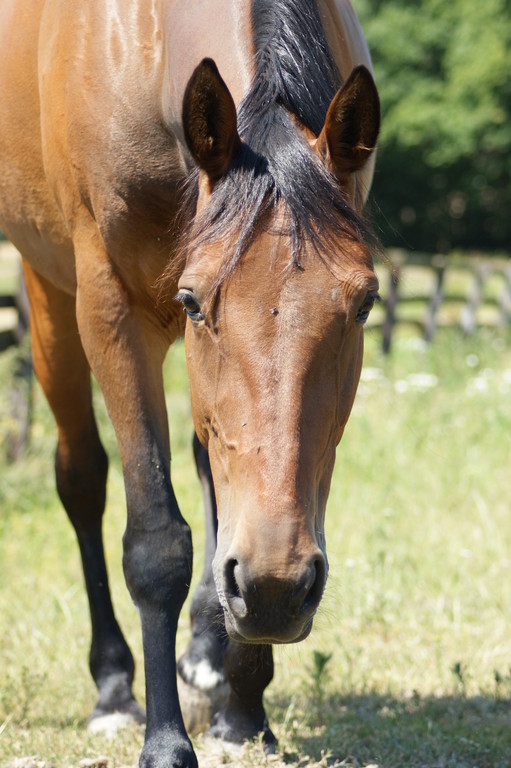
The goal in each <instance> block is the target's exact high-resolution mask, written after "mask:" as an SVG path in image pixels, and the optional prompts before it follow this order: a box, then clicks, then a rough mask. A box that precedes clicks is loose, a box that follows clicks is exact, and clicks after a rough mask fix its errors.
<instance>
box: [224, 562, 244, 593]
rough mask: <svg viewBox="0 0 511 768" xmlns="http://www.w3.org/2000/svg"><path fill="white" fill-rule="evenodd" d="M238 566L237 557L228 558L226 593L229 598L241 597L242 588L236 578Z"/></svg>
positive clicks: (225, 571) (225, 580)
mask: <svg viewBox="0 0 511 768" xmlns="http://www.w3.org/2000/svg"><path fill="white" fill-rule="evenodd" d="M237 567H238V561H237V560H236V559H235V558H231V559H230V560H227V562H226V563H225V565H224V587H225V594H226V596H227V597H228V598H231V597H241V592H240V588H239V586H238V582H237V580H236V573H235V571H236V568H237Z"/></svg>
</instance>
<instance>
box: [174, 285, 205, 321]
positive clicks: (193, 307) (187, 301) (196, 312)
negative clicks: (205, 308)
mask: <svg viewBox="0 0 511 768" xmlns="http://www.w3.org/2000/svg"><path fill="white" fill-rule="evenodd" d="M176 301H180V302H181V304H182V305H183V309H184V311H185V312H186V314H187V315H188V317H189V318H190V320H195V321H196V322H197V321H198V320H204V315H203V314H202V312H201V309H200V304H199V302H198V301H197V299H196V297H195V295H194V293H193V291H190V290H189V289H188V288H183V289H181V290H180V291H179V293H178V294H177V296H176Z"/></svg>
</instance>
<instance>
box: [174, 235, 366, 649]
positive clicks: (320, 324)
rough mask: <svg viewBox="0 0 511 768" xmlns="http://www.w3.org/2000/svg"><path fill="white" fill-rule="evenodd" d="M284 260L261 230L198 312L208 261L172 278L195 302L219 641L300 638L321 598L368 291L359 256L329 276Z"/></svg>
mask: <svg viewBox="0 0 511 768" xmlns="http://www.w3.org/2000/svg"><path fill="white" fill-rule="evenodd" d="M269 255H271V256H270V260H271V264H272V267H271V269H268V261H269V259H268V257H269ZM289 255H290V254H289V242H287V238H283V237H279V236H278V235H272V234H269V233H268V232H266V233H262V234H261V235H260V236H259V237H257V238H255V240H254V242H253V245H252V246H251V247H250V249H249V251H248V252H247V253H246V254H245V256H244V258H243V264H242V266H241V268H240V269H239V272H238V273H236V274H235V275H234V276H233V277H232V278H231V279H230V280H228V281H227V282H226V283H225V284H223V285H222V286H221V288H220V290H219V292H218V294H217V296H216V300H215V301H214V303H212V304H210V305H209V306H208V307H207V309H205V310H204V311H202V310H201V311H199V310H198V306H199V305H200V304H201V299H202V296H204V295H205V293H204V292H206V293H207V290H208V287H209V286H208V283H209V280H210V279H211V277H210V276H208V273H210V268H211V264H212V263H214V261H215V259H214V254H212V253H211V252H210V253H203V254H202V257H201V258H198V259H197V260H196V261H195V263H193V264H191V265H190V266H189V267H188V268H187V269H186V270H185V272H184V274H183V276H182V278H181V281H180V286H181V289H182V290H183V291H189V292H190V294H191V293H192V292H193V295H194V296H195V300H196V302H197V305H198V306H197V308H194V307H190V308H189V310H190V309H191V310H193V311H192V315H191V318H190V320H189V321H188V322H187V329H186V354H187V362H188V368H189V373H190V385H191V396H192V409H193V417H194V423H195V426H196V429H197V432H198V435H199V439H200V440H201V442H202V443H203V444H204V445H207V446H208V450H209V456H210V461H211V467H212V472H213V477H214V481H215V489H216V495H217V503H218V520H219V523H218V545H217V553H216V556H215V560H214V573H215V580H216V585H217V590H218V593H219V596H220V599H221V602H222V605H223V607H224V611H225V617H226V623H227V628H228V631H229V632H230V634H231V635H233V636H235V637H239V638H241V639H243V640H248V641H257V642H272V643H275V642H292V641H295V640H299V639H301V638H303V637H305V636H306V635H307V633H308V632H309V630H310V627H311V623H312V617H313V614H314V612H315V610H316V608H317V606H318V604H319V601H320V599H321V596H322V593H323V589H324V585H325V581H326V575H327V559H326V550H325V537H324V513H325V504H326V500H327V496H328V491H329V487H330V479H331V475H332V469H333V465H334V458H335V448H336V445H337V443H338V442H339V440H340V439H341V436H342V433H343V430H344V426H345V424H346V421H347V419H348V416H349V413H350V410H351V407H352V404H353V399H354V397H355V392H356V388H357V384H358V379H359V375H360V368H361V363H362V349H363V331H362V325H363V321H364V319H365V317H366V315H367V312H368V311H369V309H370V306H371V304H372V302H373V301H374V295H375V292H376V290H377V281H376V278H375V275H374V272H373V271H372V269H371V266H370V264H369V263H367V261H366V259H360V264H359V266H358V267H357V268H352V269H350V271H349V272H348V273H346V274H344V275H342V276H335V275H333V274H332V273H331V272H330V271H329V270H328V269H327V268H326V267H325V266H323V264H322V263H321V262H320V261H319V260H318V258H317V257H316V258H314V257H313V256H312V255H311V257H310V259H304V263H305V264H308V266H305V267H301V268H298V267H291V268H287V265H288V264H289ZM272 257H273V258H272ZM201 267H202V269H201ZM194 315H195V316H194Z"/></svg>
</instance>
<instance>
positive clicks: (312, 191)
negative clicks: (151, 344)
mask: <svg viewBox="0 0 511 768" xmlns="http://www.w3.org/2000/svg"><path fill="white" fill-rule="evenodd" d="M252 29H253V35H254V49H255V51H256V55H255V75H254V79H253V84H252V87H251V89H250V91H249V93H248V94H247V96H246V97H245V99H244V100H243V101H242V103H241V104H240V107H239V109H238V131H239V134H240V136H241V137H242V139H243V143H242V146H241V149H240V151H239V152H238V155H237V156H236V158H235V160H234V162H233V164H232V166H231V168H230V169H229V171H228V173H227V174H226V175H225V176H224V177H223V178H222V179H221V180H220V181H219V182H218V183H217V184H216V186H215V188H214V190H213V193H212V196H211V201H210V204H209V205H208V207H207V209H206V210H205V212H204V213H203V214H202V215H201V216H200V217H198V219H196V220H195V221H194V224H193V226H192V230H191V232H188V233H187V237H186V238H185V241H186V240H187V241H188V242H186V243H185V245H184V250H185V254H184V255H186V251H187V250H188V248H189V247H190V246H200V245H202V244H204V243H207V242H211V241H213V240H218V239H221V240H224V241H225V242H226V243H228V244H229V246H230V247H229V256H228V258H227V259H226V262H225V263H224V265H223V268H222V270H221V272H220V274H219V275H218V277H217V281H216V285H215V286H214V287H213V288H214V289H215V288H217V287H218V286H219V285H220V284H221V283H222V281H223V280H224V279H225V278H226V277H227V276H228V275H229V274H230V273H231V272H232V271H233V270H234V269H235V267H236V265H237V264H238V263H239V261H240V258H241V256H242V255H243V253H244V252H245V251H246V249H247V247H248V246H249V244H250V242H251V238H252V237H253V235H254V232H255V229H256V225H257V224H258V223H259V222H261V221H262V220H263V218H264V217H265V215H266V214H267V213H268V212H269V211H271V210H272V209H274V208H275V206H276V205H277V204H278V203H279V202H283V203H284V204H285V206H286V209H287V212H288V217H287V218H288V220H289V221H288V225H289V235H290V237H291V241H292V262H293V261H298V260H299V259H300V253H301V250H302V247H303V244H304V243H305V242H309V243H310V242H312V243H313V245H314V246H315V249H316V251H317V253H318V254H319V256H320V258H322V259H323V260H324V261H325V263H328V261H329V260H330V258H332V256H333V257H336V258H337V259H338V260H339V259H342V254H335V249H333V250H334V253H333V254H332V253H331V252H332V248H331V247H330V248H328V246H329V245H330V246H332V245H333V244H334V242H335V243H338V242H339V238H340V237H342V236H345V237H346V236H347V237H348V238H350V239H351V240H362V241H365V242H367V243H368V244H370V245H374V244H375V238H374V236H373V235H372V234H371V233H370V231H369V229H368V227H367V226H366V224H365V223H364V221H363V220H362V219H361V218H360V217H359V216H358V215H357V214H356V213H355V212H354V211H353V209H352V208H351V206H350V205H349V204H348V202H347V201H346V199H345V197H344V195H343V193H342V191H341V188H340V186H339V184H338V182H337V180H336V179H335V178H334V177H333V176H332V175H331V174H330V173H329V172H328V170H327V169H326V168H325V166H324V164H323V163H322V162H321V161H320V160H319V158H318V157H317V156H316V155H315V154H314V153H313V152H311V150H310V148H309V146H308V144H307V142H306V141H305V139H304V138H303V137H302V136H301V135H300V132H299V131H298V130H297V128H296V125H295V123H294V122H293V119H292V118H291V116H290V115H293V116H294V117H295V118H297V119H298V120H299V121H300V122H301V123H302V124H303V125H304V126H305V127H306V128H308V129H309V130H310V131H312V132H313V133H314V134H315V135H316V136H317V135H318V134H319V132H320V131H321V129H322V127H323V124H324V121H325V116H326V113H327V109H328V106H329V104H330V102H331V100H332V98H333V96H334V95H335V93H336V91H337V89H338V88H339V86H340V85H341V77H340V74H339V71H338V69H337V66H336V64H335V62H334V60H333V58H332V56H331V54H330V51H329V48H328V44H327V41H326V38H325V34H324V31H323V27H322V25H321V20H320V17H319V13H318V9H317V6H316V2H315V0H252ZM196 174H197V172H195V174H194V175H193V176H192V178H191V179H190V186H189V189H190V190H191V191H190V197H191V198H192V199H191V200H190V201H189V204H191V205H192V206H193V205H194V202H195V201H194V199H193V198H194V195H195V199H196V194H197V192H196V190H197V176H196ZM327 252H328V253H327Z"/></svg>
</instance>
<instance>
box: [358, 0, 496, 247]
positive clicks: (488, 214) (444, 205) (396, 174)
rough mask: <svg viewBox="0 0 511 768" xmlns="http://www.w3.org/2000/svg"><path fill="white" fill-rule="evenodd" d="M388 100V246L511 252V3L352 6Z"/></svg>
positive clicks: (382, 185)
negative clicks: (504, 250)
mask: <svg viewBox="0 0 511 768" xmlns="http://www.w3.org/2000/svg"><path fill="white" fill-rule="evenodd" d="M355 7H356V10H357V12H358V14H359V17H360V20H361V23H362V26H363V29H364V32H365V34H366V36H367V39H368V42H369V47H370V49H371V54H372V57H373V63H374V67H375V74H376V79H377V84H378V88H379V91H380V96H381V100H382V112H383V130H382V136H381V142H380V152H379V156H378V162H377V173H376V177H375V182H374V186H373V200H374V201H375V206H376V212H375V219H376V222H377V225H378V226H379V227H380V229H381V236H382V239H383V241H384V243H385V244H386V245H396V244H400V245H409V246H411V247H414V248H416V249H419V250H437V251H447V250H450V249H452V248H454V247H463V248H483V249H503V248H505V249H508V248H509V245H510V244H511V216H510V213H511V7H510V3H509V0H484V2H481V0H449V2H445V0H419V1H418V2H410V0H408V1H406V0H384V1H383V0H355Z"/></svg>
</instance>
